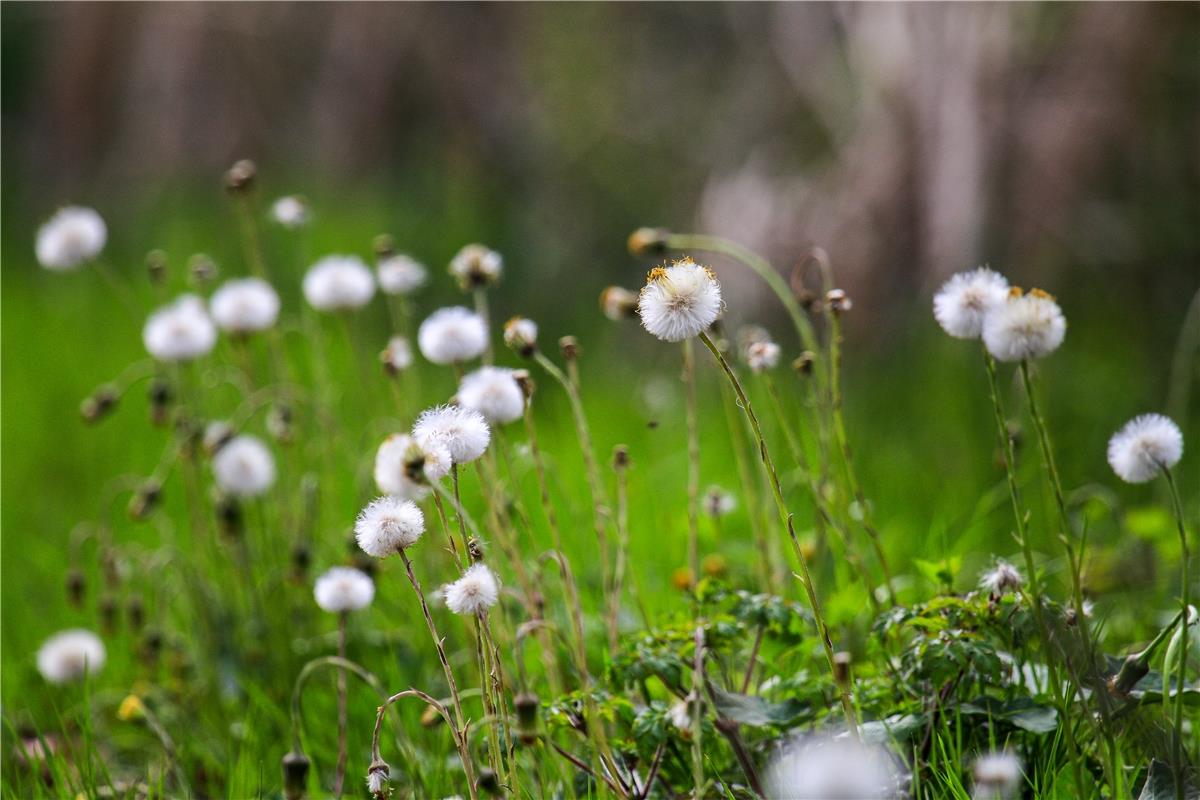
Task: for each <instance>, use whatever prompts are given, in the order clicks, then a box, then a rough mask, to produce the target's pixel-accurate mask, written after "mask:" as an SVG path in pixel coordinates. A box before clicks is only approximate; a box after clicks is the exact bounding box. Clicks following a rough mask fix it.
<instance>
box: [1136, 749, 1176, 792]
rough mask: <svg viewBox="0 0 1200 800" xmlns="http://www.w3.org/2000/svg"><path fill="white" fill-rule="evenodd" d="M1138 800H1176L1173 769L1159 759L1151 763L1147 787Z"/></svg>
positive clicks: (1143, 788)
mask: <svg viewBox="0 0 1200 800" xmlns="http://www.w3.org/2000/svg"><path fill="white" fill-rule="evenodd" d="M1138 800H1175V776H1174V774H1172V772H1171V768H1170V767H1169V766H1167V765H1166V764H1165V763H1163V762H1162V761H1159V760H1158V759H1157V758H1155V759H1153V760H1151V761H1150V769H1149V770H1147V774H1146V785H1145V786H1143V787H1142V793H1141V794H1139V795H1138Z"/></svg>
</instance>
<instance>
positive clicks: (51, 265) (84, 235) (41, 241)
mask: <svg viewBox="0 0 1200 800" xmlns="http://www.w3.org/2000/svg"><path fill="white" fill-rule="evenodd" d="M106 241H108V228H106V227H105V225H104V220H103V219H101V218H100V215H99V214H97V213H96V212H95V211H94V210H92V209H90V208H84V207H82V206H67V207H66V208H60V209H59V210H58V211H57V212H55V214H54V216H53V217H51V218H50V219H49V220H47V221H46V222H45V224H43V225H42V227H40V228H38V232H37V243H36V245H35V247H34V249H35V251H36V253H37V260H38V263H40V264H41V265H42V266H43V267H45V268H46V269H49V270H53V271H55V272H65V271H67V270H72V269H75V268H76V267H78V266H80V265H81V264H83V263H85V262H87V261H91V260H92V259H94V258H95V257H96V256H98V255H100V251H101V250H103V249H104V243H105V242H106Z"/></svg>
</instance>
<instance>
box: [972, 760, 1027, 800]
mask: <svg viewBox="0 0 1200 800" xmlns="http://www.w3.org/2000/svg"><path fill="white" fill-rule="evenodd" d="M973 772H974V774H975V793H974V795H973V798H974V800H1005V798H1009V797H1012V796H1013V795H1014V794H1015V793H1016V790H1017V787H1018V786H1019V785H1020V783H1021V759H1020V758H1018V757H1017V756H1016V755H1015V754H1014V753H1011V752H1009V751H1007V750H1005V751H1000V752H995V753H986V754H984V755H982V756H980V757H979V758H977V759H975V765H974V769H973Z"/></svg>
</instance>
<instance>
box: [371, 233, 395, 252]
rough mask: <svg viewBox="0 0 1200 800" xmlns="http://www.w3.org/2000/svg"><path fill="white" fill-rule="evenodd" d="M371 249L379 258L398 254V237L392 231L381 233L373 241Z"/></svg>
mask: <svg viewBox="0 0 1200 800" xmlns="http://www.w3.org/2000/svg"><path fill="white" fill-rule="evenodd" d="M371 249H372V250H374V251H375V256H376V257H377V258H387V257H388V256H394V255H395V254H396V238H395V237H394V236H392V235H391V234H390V233H381V234H379V235H378V236H376V237H375V239H374V241H372V242H371Z"/></svg>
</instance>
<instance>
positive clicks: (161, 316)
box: [142, 294, 217, 361]
mask: <svg viewBox="0 0 1200 800" xmlns="http://www.w3.org/2000/svg"><path fill="white" fill-rule="evenodd" d="M142 342H143V343H144V344H145V345H146V351H147V352H148V353H150V355H152V356H154V357H155V358H157V359H158V360H159V361H190V360H191V359H193V358H199V357H200V356H203V355H207V354H208V353H209V351H211V350H212V349H213V345H215V344H216V343H217V328H216V326H215V325H213V322H212V320H211V319H209V316H208V312H207V311H205V309H204V301H203V300H201V299H200V298H199V297H197V296H196V295H194V294H184V295H180V296H179V297H178V298H177V299H176V300H175V302H173V303H171V304H170V305H166V306H163V307H161V308H159V309H158V310H156V311H154V312H152V313H151V314H150V316H149V317H147V318H146V325H145V327H143V328H142Z"/></svg>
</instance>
